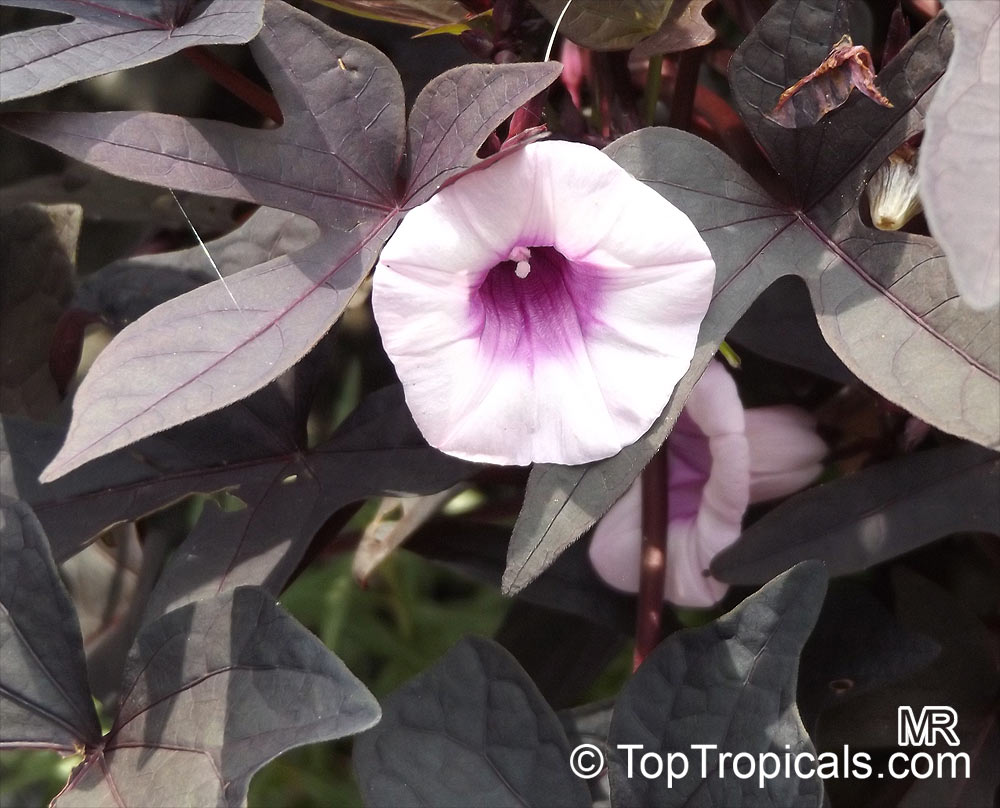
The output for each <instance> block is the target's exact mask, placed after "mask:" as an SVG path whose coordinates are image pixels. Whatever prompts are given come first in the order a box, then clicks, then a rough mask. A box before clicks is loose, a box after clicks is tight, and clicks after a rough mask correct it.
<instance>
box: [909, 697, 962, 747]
mask: <svg viewBox="0 0 1000 808" xmlns="http://www.w3.org/2000/svg"><path fill="white" fill-rule="evenodd" d="M896 721H897V724H896V741H897V743H898V744H899V745H900V746H934V745H935V744H936V743H937V738H938V737H939V736H940V737H941V739H942V740H943V741H944V742H945V743H946V744H948V746H958V743H959V741H958V734H957V733H956V732H955V727H956V726H957V725H958V713H956V712H955V708H954V707H944V706H934V707H931V706H926V707H921V708H920V717H919V718H917V717H916V716H914V714H913V708H912V707H900V708H899V710H898V712H897V718H896Z"/></svg>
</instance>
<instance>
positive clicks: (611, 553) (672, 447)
mask: <svg viewBox="0 0 1000 808" xmlns="http://www.w3.org/2000/svg"><path fill="white" fill-rule="evenodd" d="M667 454H668V469H667V471H668V481H669V482H668V485H669V491H668V493H667V508H668V511H669V524H668V526H667V576H666V581H665V584H664V599H665V600H669V601H670V602H671V603H675V604H677V605H680V606H695V607H706V606H711V605H713V604H714V603H716V602H717V601H718V600H719V599H720V598H721V597H722V596H723V595H724V594H725V592H726V589H727V586H726V585H725V584H723V583H722V582H720V581H717V580H715V579H714V578H712V577H711V576H709V574H708V567H709V564H710V563H711V561H712V558H714V557H715V555H716V554H718V553H719V552H721V551H722V550H724V549H725V548H726V547H728V546H729V545H730V544H732V543H733V542H734V541H736V539H737V538H739V535H740V531H741V527H742V520H743V514H744V512H745V511H746V508H747V505H748V504H749V499H750V495H749V490H750V450H749V446H748V443H747V440H746V436H745V435H744V413H743V407H742V405H741V404H740V399H739V394H738V392H737V390H736V384H735V382H734V381H733V379H732V377H731V376H730V375H729V374H728V373H727V372H726V370H725V369H724V368H723V367H722V365H721V364H720V363H718V362H712V363H711V364H710V365H709V366H708V368H707V369H706V370H705V373H704V374H703V375H702V377H701V379H700V380H699V381H698V383H697V384H696V385H695V387H694V390H692V392H691V395H690V396H689V397H688V401H687V403H686V405H685V408H684V411H683V413H682V414H681V417H680V418H679V419H678V422H677V425H676V426H675V427H674V431H673V432H672V433H671V435H670V438H669V439H668V441H667ZM640 491H641V489H640V486H639V484H638V483H635V484H633V485H632V487H631V488H629V490H628V492H627V493H626V494H625V496H623V497H622V498H621V499H620V500H619V501H618V502H616V503H615V504H614V505H613V506H612V508H611V509H610V510H609V511H608V513H607V514H606V515H605V516H604V518H603V519H601V521H600V522H599V523H598V525H597V528H596V529H595V530H594V536H593V539H592V541H591V544H590V559H591V562H592V563H593V565H594V568H595V569H596V570H597V572H598V574H599V575H600V576H601V577H602V578H603V579H604V580H605V581H606V582H607V583H609V584H610V585H611V586H614V587H616V588H618V589H623V590H625V591H632V592H635V591H638V588H639V556H640V553H641V542H642V533H641V523H642V501H641V500H642V497H641V493H640Z"/></svg>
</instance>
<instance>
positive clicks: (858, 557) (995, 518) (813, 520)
mask: <svg viewBox="0 0 1000 808" xmlns="http://www.w3.org/2000/svg"><path fill="white" fill-rule="evenodd" d="M997 490H1000V455H998V454H996V453H995V452H991V451H989V450H987V449H981V448H980V447H978V446H951V447H948V448H945V449H932V450H930V451H926V452H920V453H919V454H914V455H908V456H906V457H900V458H897V459H895V460H891V461H889V462H887V463H881V464H879V465H877V466H872V467H870V468H867V469H865V470H863V471H859V472H857V473H855V474H851V475H849V476H847V477H842V478H841V479H839V480H835V481H834V482H830V483H827V484H825V485H821V486H819V487H817V488H813V489H811V490H809V491H805V492H803V493H801V494H799V495H798V496H795V497H792V498H791V499H790V500H788V501H787V502H784V503H782V504H781V505H779V506H778V507H777V508H775V509H774V510H773V511H771V512H770V513H768V514H767V515H766V516H765V517H763V518H762V519H761V520H760V521H758V522H756V523H754V524H753V525H752V526H751V527H749V528H748V529H747V530H745V531H744V532H743V535H742V536H740V539H739V541H737V542H736V544H734V545H732V546H731V547H729V548H728V549H726V550H724V551H723V552H722V553H720V554H719V555H718V556H716V557H715V560H714V561H713V562H712V574H713V575H714V576H716V577H717V578H719V579H720V580H723V581H726V582H728V583H734V584H735V583H739V584H756V583H760V582H761V581H766V580H768V579H770V578H771V577H773V576H774V575H777V574H778V573H780V572H782V571H784V570H786V569H788V568H789V567H791V566H792V565H793V564H796V563H798V562H799V561H804V560H805V559H809V558H818V559H821V560H823V561H825V562H826V564H827V567H828V569H829V570H830V574H831V575H849V574H851V573H855V572H860V571H861V570H864V569H868V568H869V567H873V566H875V565H876V564H879V563H881V562H883V561H886V560H887V559H890V558H895V557H896V556H900V555H903V554H904V553H908V552H909V551H910V550H914V549H916V548H917V547H921V546H923V545H924V544H927V543H928V542H932V541H935V540H936V539H940V538H942V537H943V536H948V535H950V534H952V533H961V532H965V531H975V532H984V533H993V534H996V535H1000V499H998V498H997V496H996V492H997Z"/></svg>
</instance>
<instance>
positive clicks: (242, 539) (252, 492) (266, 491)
mask: <svg viewBox="0 0 1000 808" xmlns="http://www.w3.org/2000/svg"><path fill="white" fill-rule="evenodd" d="M222 457H224V455H223V456H222ZM474 469H475V466H473V465H472V464H470V463H466V462H464V461H461V460H458V459H456V458H454V457H449V456H448V455H445V454H442V453H441V452H439V451H437V450H436V449H432V448H430V447H429V446H428V445H427V443H426V442H425V441H424V440H423V438H422V437H421V435H420V433H419V431H418V430H417V428H416V425H415V424H414V423H413V420H412V418H411V416H410V413H409V410H408V409H407V408H406V404H405V402H404V401H403V396H402V389H401V388H399V387H393V388H388V389H386V390H382V391H379V392H378V393H375V394H373V395H372V396H370V397H368V399H366V400H365V401H364V402H363V403H362V405H361V406H359V408H358V410H357V411H356V412H355V413H354V415H353V416H352V417H351V418H350V419H349V420H348V421H347V422H345V423H344V425H343V426H342V427H341V429H340V430H338V432H337V433H336V434H335V435H334V436H333V437H331V438H330V440H329V441H327V442H326V443H324V444H321V445H320V446H318V447H316V448H315V449H312V450H309V451H297V452H295V453H294V454H292V453H290V454H288V455H286V456H284V457H274V458H270V459H269V460H268V461H265V462H262V463H260V464H259V465H258V466H257V467H256V468H254V469H248V471H247V472H245V473H244V475H243V476H241V477H236V478H235V479H238V480H239V481H240V488H239V490H238V492H237V493H238V494H239V496H240V498H241V499H242V500H243V501H244V503H245V504H246V507H245V508H243V509H242V510H239V511H234V512H224V511H221V510H219V509H216V508H211V509H209V510H208V511H207V512H206V513H205V514H203V515H202V518H201V520H199V522H198V524H197V526H196V527H195V529H194V530H193V531H192V533H191V535H190V536H189V537H188V538H187V540H186V541H185V542H184V543H183V544H182V545H181V547H180V548H179V549H178V551H177V552H176V553H175V554H174V556H173V558H172V559H171V562H170V564H169V565H168V566H167V568H166V569H165V570H164V572H163V574H162V576H161V578H160V580H159V581H158V583H157V586H156V589H155V590H154V592H153V594H152V596H151V597H150V603H149V605H148V606H147V613H148V614H149V615H155V614H160V613H162V612H165V611H167V610H168V609H174V608H177V607H178V606H180V605H183V604H186V603H190V602H193V601H197V600H199V599H201V598H205V597H211V596H213V595H216V594H218V593H221V592H226V591H228V590H231V589H233V588H235V587H237V586H244V585H253V586H261V587H263V588H264V589H265V590H266V591H268V592H270V593H272V594H273V595H275V596H277V595H278V594H279V593H280V592H281V590H282V588H283V587H284V585H285V584H286V582H287V581H288V579H289V577H290V576H291V574H292V573H293V572H294V571H295V568H296V566H297V565H298V563H299V561H301V559H302V556H303V554H304V553H305V551H306V548H307V547H308V546H309V542H310V541H311V540H312V538H313V536H314V535H315V534H316V532H317V531H318V530H319V529H320V528H321V527H322V526H323V524H324V523H325V522H326V521H327V519H329V518H330V516H331V515H333V514H334V513H335V512H336V511H338V510H339V509H340V508H342V507H343V506H345V505H348V504H350V503H352V502H357V501H360V500H363V499H366V498H368V497H372V496H380V495H409V496H414V495H421V494H430V493H435V492H438V491H442V490H444V489H446V488H449V487H450V486H452V485H454V484H455V483H457V482H458V481H460V480H463V479H465V478H466V477H468V476H469V475H470V474H471V473H472V472H473V470H474Z"/></svg>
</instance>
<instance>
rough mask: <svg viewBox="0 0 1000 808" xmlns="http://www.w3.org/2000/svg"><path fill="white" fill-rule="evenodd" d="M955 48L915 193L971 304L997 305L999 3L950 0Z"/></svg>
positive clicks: (931, 116)
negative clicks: (918, 186)
mask: <svg viewBox="0 0 1000 808" xmlns="http://www.w3.org/2000/svg"><path fill="white" fill-rule="evenodd" d="M945 11H946V12H947V14H948V16H949V17H950V18H951V20H952V24H953V25H954V26H955V51H954V52H953V53H952V56H951V61H950V62H949V63H948V70H947V72H946V73H945V76H944V79H942V81H941V86H940V87H939V88H938V91H937V93H936V94H935V96H934V99H933V100H932V101H931V105H930V108H929V109H928V110H927V133H926V135H925V136H924V140H923V144H922V146H921V149H920V164H919V167H918V170H919V175H920V188H921V193H920V196H921V198H922V200H923V203H924V211H925V213H926V214H927V223H928V224H929V225H930V228H931V233H933V234H934V236H935V237H936V238H937V240H938V242H940V244H941V247H942V248H943V249H944V252H945V255H947V256H948V261H949V265H950V267H951V273H952V277H953V278H954V279H955V284H956V286H958V291H959V292H960V293H961V294H962V297H963V298H964V299H965V301H966V302H967V303H968V304H969V305H970V306H975V307H976V308H991V307H995V306H996V305H997V304H998V303H1000V273H998V272H997V267H998V266H1000V205H997V193H996V191H997V187H998V186H1000V112H998V109H997V98H1000V76H998V72H1000V71H998V70H997V65H998V64H1000V37H998V36H997V26H1000V3H983V2H976V0H948V2H947V3H946V4H945Z"/></svg>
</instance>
